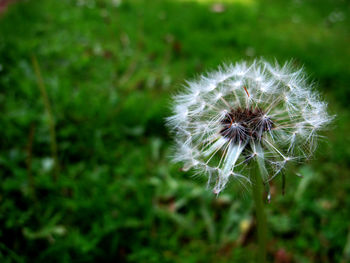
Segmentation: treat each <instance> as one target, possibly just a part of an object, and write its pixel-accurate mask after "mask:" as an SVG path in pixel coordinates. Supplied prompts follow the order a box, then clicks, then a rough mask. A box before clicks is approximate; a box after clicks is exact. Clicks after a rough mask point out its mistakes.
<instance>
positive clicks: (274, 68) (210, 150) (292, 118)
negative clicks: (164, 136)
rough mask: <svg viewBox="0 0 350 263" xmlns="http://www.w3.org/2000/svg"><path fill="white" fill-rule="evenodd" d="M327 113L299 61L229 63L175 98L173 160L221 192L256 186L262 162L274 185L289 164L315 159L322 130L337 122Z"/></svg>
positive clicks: (171, 124)
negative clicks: (239, 184) (236, 185)
mask: <svg viewBox="0 0 350 263" xmlns="http://www.w3.org/2000/svg"><path fill="white" fill-rule="evenodd" d="M326 108H327V104H326V103H325V102H323V101H321V100H320V98H319V95H318V93H317V92H316V91H314V90H313V87H312V85H311V84H309V83H308V82H307V79H306V75H305V73H304V72H303V69H298V70H293V67H292V65H291V63H286V64H284V65H283V66H280V65H278V64H277V63H275V64H270V63H268V62H266V61H264V60H255V61H254V62H253V63H251V64H248V63H246V62H241V63H236V64H234V65H232V64H231V65H224V66H222V67H220V68H219V69H218V70H217V71H214V72H211V73H208V74H207V75H204V76H201V77H199V79H197V80H195V81H189V82H187V85H186V87H185V90H184V91H183V92H181V93H179V94H177V95H175V96H174V104H173V115H172V116H170V117H168V118H167V124H168V126H169V127H170V129H171V130H172V131H173V133H174V136H175V141H176V152H175V154H174V156H173V160H174V161H175V162H182V163H183V164H184V170H188V169H190V168H194V169H195V170H196V172H197V173H199V174H206V175H207V176H208V185H211V184H214V193H217V194H218V193H219V192H220V191H222V190H223V189H224V188H225V186H226V184H227V183H228V181H229V179H230V178H235V179H239V180H240V181H242V180H245V181H247V182H250V175H249V174H250V172H249V170H250V167H251V164H252V163H254V162H257V163H258V164H259V167H260V170H261V169H262V170H261V171H265V172H263V173H261V174H262V177H263V178H262V180H263V182H265V183H267V182H269V181H270V180H272V179H273V178H274V177H275V176H276V175H278V174H279V173H280V172H281V171H282V170H283V168H284V167H285V165H286V164H287V163H288V162H290V161H293V160H301V159H304V158H308V157H309V156H310V155H311V154H312V152H313V151H314V150H315V146H316V141H317V138H318V137H319V136H318V135H317V132H318V131H319V130H321V129H322V128H324V127H325V125H327V124H328V123H329V122H330V121H331V120H332V116H329V115H328V114H327V111H326Z"/></svg>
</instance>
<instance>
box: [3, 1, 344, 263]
mask: <svg viewBox="0 0 350 263" xmlns="http://www.w3.org/2000/svg"><path fill="white" fill-rule="evenodd" d="M0 2H1V4H0V10H1V11H0V12H1V14H0V262H253V259H254V255H255V253H256V248H257V247H256V236H255V222H254V213H253V211H254V207H253V204H252V201H251V194H250V193H249V191H248V190H246V189H244V187H242V186H241V185H237V184H235V183H232V184H230V185H229V187H228V188H226V190H225V191H224V192H223V193H222V194H220V195H219V196H218V197H216V196H215V195H214V194H213V193H212V192H211V191H210V189H207V188H206V181H205V178H201V177H193V176H192V174H191V172H182V171H181V169H180V168H181V165H178V164H171V162H170V161H169V155H171V143H172V138H171V136H170V135H169V134H168V131H167V129H166V127H165V125H164V119H165V118H166V116H168V115H169V114H170V110H169V106H170V105H171V95H172V94H174V93H175V92H176V91H177V90H179V89H181V86H182V85H183V84H184V83H185V82H184V80H185V79H190V78H193V77H196V76H198V75H199V74H200V73H203V72H205V71H207V70H210V69H215V68H216V67H217V66H218V65H219V64H221V63H222V62H235V61H240V60H252V59H254V58H256V57H264V58H266V59H268V60H272V61H273V59H274V58H276V60H277V61H279V62H280V63H283V62H284V61H286V60H290V59H291V58H294V64H295V65H296V66H302V65H304V67H305V70H306V72H307V73H308V74H309V75H310V76H311V78H310V80H311V81H313V82H315V84H316V87H317V88H318V90H319V91H320V92H321V94H322V95H323V97H324V98H325V100H327V101H328V102H329V112H330V113H331V114H336V115H337V117H336V119H335V121H334V122H333V125H332V126H331V127H330V129H329V130H328V131H326V132H324V133H323V134H322V135H323V136H324V137H323V138H322V139H321V141H320V143H319V148H318V151H317V153H316V155H315V158H314V159H313V160H310V161H309V162H307V163H305V164H303V165H300V164H299V165H298V164H295V165H292V166H291V167H290V169H289V171H288V172H287V185H286V193H285V195H284V196H283V195H282V191H281V180H280V178H277V179H276V180H274V181H273V182H272V185H271V187H272V190H273V191H272V194H273V195H272V201H271V203H270V204H268V205H267V218H268V225H269V236H270V238H269V240H270V241H269V243H268V245H267V246H268V258H269V260H268V261H269V262H277V263H283V262H286V263H288V262H350V223H349V222H350V220H349V219H350V210H349V209H350V195H349V193H350V179H349V175H350V174H349V162H350V139H349V137H350V136H349V134H350V124H349V121H350V109H349V99H350V86H349V83H350V74H349V69H350V21H349V14H350V3H349V1H345V0H343V1H342V0H293V1H279V0H266V1H258V0H231V1H229V0H226V1H225V0H222V1H220V2H219V1H213V0H212V1H211V0H138V1H137V0H59V1H58V0H28V1H8V0H7V1H4V0H1V1H0ZM296 174H297V175H299V176H296ZM300 176H301V177H300Z"/></svg>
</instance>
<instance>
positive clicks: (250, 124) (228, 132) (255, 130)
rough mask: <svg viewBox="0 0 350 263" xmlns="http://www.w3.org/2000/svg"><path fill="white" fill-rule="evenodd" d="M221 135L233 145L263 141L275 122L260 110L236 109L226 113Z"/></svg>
mask: <svg viewBox="0 0 350 263" xmlns="http://www.w3.org/2000/svg"><path fill="white" fill-rule="evenodd" d="M221 125H222V129H221V130H220V134H221V135H222V136H223V137H225V138H227V139H229V140H231V141H232V142H233V143H238V142H248V141H250V140H261V138H262V136H263V134H264V133H265V132H267V131H270V130H271V129H272V128H273V126H274V122H273V121H272V120H271V119H270V117H269V116H268V115H267V114H266V113H265V112H264V111H263V110H262V109H260V108H254V109H253V108H236V109H231V110H230V111H227V112H226V115H225V117H224V119H223V120H222V121H221Z"/></svg>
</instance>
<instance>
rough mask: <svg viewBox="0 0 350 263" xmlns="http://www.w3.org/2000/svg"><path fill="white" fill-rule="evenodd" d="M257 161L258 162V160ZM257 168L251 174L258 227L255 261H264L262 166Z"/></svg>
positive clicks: (264, 223) (264, 234)
mask: <svg viewBox="0 0 350 263" xmlns="http://www.w3.org/2000/svg"><path fill="white" fill-rule="evenodd" d="M258 163H259V162H258ZM258 166H259V169H256V172H255V173H254V174H253V175H252V176H253V178H252V179H253V198H254V202H255V211H256V222H257V228H258V231H257V232H258V244H259V249H258V254H257V262H259V263H265V262H266V243H267V227H266V216H265V212H264V201H263V194H262V193H263V182H262V178H261V176H262V175H261V172H263V171H262V169H261V168H262V167H261V165H260V164H259V165H258Z"/></svg>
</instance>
